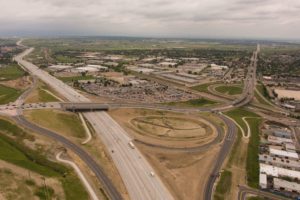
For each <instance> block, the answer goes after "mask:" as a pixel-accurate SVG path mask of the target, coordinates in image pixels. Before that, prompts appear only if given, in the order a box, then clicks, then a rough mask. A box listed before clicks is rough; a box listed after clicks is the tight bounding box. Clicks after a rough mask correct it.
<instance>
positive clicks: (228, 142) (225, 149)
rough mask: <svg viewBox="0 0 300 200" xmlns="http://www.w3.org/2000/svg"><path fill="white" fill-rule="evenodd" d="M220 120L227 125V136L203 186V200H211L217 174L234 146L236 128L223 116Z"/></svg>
mask: <svg viewBox="0 0 300 200" xmlns="http://www.w3.org/2000/svg"><path fill="white" fill-rule="evenodd" d="M220 118H221V119H222V120H223V121H224V122H225V123H226V124H227V126H228V130H227V135H226V138H225V140H224V143H223V145H222V147H221V150H220V152H219V155H218V157H217V159H216V161H215V164H214V167H213V169H212V171H211V172H210V177H209V179H208V181H207V182H206V185H205V190H204V193H203V199H205V200H210V199H212V194H213V188H214V184H215V182H216V179H217V178H218V177H219V173H220V170H221V167H222V165H223V162H224V160H225V159H226V157H227V155H228V154H229V152H230V150H231V147H232V145H233V144H234V141H235V138H236V133H237V128H236V126H235V124H234V122H233V121H231V120H230V119H228V118H227V117H225V116H223V115H220Z"/></svg>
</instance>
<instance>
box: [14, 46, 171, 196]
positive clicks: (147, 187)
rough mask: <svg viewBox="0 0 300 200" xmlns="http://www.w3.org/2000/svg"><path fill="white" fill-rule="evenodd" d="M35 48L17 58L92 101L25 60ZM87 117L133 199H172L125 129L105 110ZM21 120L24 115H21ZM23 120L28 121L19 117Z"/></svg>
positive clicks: (66, 92) (70, 95) (63, 90)
mask: <svg viewBox="0 0 300 200" xmlns="http://www.w3.org/2000/svg"><path fill="white" fill-rule="evenodd" d="M32 51H33V48H30V49H27V50H25V51H24V52H23V53H21V54H19V55H17V56H16V57H15V58H14V60H15V61H16V62H18V63H19V65H21V66H23V67H25V68H26V69H27V70H28V71H29V72H30V73H31V74H33V75H35V76H37V77H38V78H40V79H41V80H42V81H44V82H45V83H46V84H48V85H49V86H51V87H52V88H53V89H54V90H56V91H57V92H58V93H60V94H61V95H62V96H64V97H65V98H66V99H68V100H69V101H70V102H82V103H88V102H90V100H89V99H88V98H86V97H84V96H83V95H81V94H80V93H78V92H77V91H76V90H75V89H73V88H72V87H70V86H68V85H66V84H65V83H63V82H62V81H60V80H58V79H56V78H55V77H53V76H51V75H49V74H48V73H47V72H45V71H43V70H41V69H39V68H38V67H37V66H35V65H34V64H32V63H30V62H28V61H26V60H23V58H24V56H26V55H28V54H29V53H31V52H32ZM84 116H85V118H86V119H87V120H88V121H89V122H90V123H91V125H92V126H93V128H94V130H95V132H96V133H97V135H98V136H99V137H100V138H101V140H102V141H103V142H104V144H105V145H106V147H107V149H108V150H109V153H110V155H111V157H112V159H113V161H114V163H115V166H116V167H117V169H118V171H119V173H120V175H121V177H122V179H123V181H124V184H125V186H126V189H127V191H128V193H129V196H130V198H131V199H132V200H141V199H143V200H153V199H157V200H172V199H173V197H172V195H171V194H170V192H169V191H168V189H167V188H166V186H165V185H164V184H163V183H162V181H161V180H160V178H159V177H158V176H156V175H153V172H154V170H153V168H152V167H151V166H150V164H149V163H148V162H147V160H146V158H144V156H143V155H142V153H141V152H140V151H139V150H138V149H137V148H135V149H132V148H130V146H129V145H128V143H129V142H130V141H131V140H132V138H130V137H129V135H128V134H127V133H126V132H125V131H124V129H123V128H122V127H121V126H120V125H119V124H118V123H116V122H115V121H114V120H113V119H112V118H111V117H110V116H109V115H108V114H107V113H106V112H87V113H84ZM19 119H22V118H19ZM19 122H20V123H26V122H25V121H24V120H20V121H19ZM111 195H112V194H111Z"/></svg>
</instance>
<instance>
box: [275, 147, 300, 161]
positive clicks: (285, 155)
mask: <svg viewBox="0 0 300 200" xmlns="http://www.w3.org/2000/svg"><path fill="white" fill-rule="evenodd" d="M269 151H270V155H272V156H278V157H281V158H290V159H295V160H299V155H298V154H297V153H296V152H289V151H284V150H279V149H275V148H273V147H270V148H269Z"/></svg>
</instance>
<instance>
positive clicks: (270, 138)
mask: <svg viewBox="0 0 300 200" xmlns="http://www.w3.org/2000/svg"><path fill="white" fill-rule="evenodd" d="M268 142H270V143H275V144H284V143H292V142H293V140H292V139H289V138H283V137H276V136H272V135H269V136H268Z"/></svg>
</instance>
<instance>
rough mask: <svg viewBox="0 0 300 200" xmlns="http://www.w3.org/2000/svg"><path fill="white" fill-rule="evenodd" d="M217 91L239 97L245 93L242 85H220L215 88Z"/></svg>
mask: <svg viewBox="0 0 300 200" xmlns="http://www.w3.org/2000/svg"><path fill="white" fill-rule="evenodd" d="M215 90H216V91H217V92H219V93H222V94H227V95H238V94H242V93H243V87H242V86H241V85H220V86H217V87H215Z"/></svg>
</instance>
